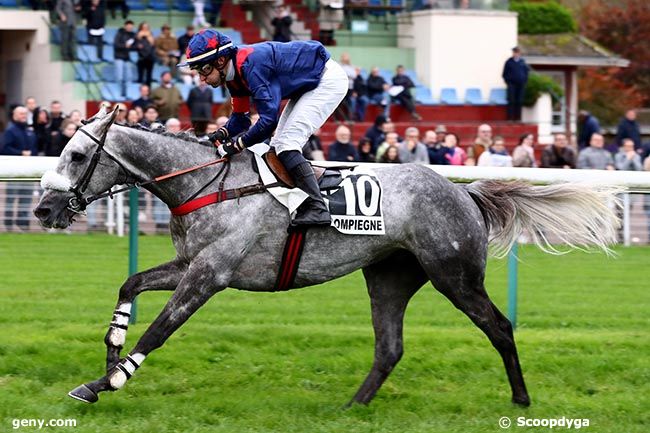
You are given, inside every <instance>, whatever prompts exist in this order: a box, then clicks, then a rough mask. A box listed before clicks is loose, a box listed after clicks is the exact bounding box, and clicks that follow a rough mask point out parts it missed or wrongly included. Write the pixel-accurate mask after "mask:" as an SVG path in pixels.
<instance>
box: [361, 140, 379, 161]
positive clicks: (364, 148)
mask: <svg viewBox="0 0 650 433" xmlns="http://www.w3.org/2000/svg"><path fill="white" fill-rule="evenodd" d="M358 152H359V162H377V156H376V155H375V154H374V153H373V152H372V142H371V141H370V139H369V138H368V137H363V138H362V139H361V140H359V146H358Z"/></svg>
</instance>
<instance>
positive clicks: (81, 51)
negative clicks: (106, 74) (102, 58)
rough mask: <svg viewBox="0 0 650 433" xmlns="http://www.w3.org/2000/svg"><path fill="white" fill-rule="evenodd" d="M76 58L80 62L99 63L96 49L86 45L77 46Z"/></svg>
mask: <svg viewBox="0 0 650 433" xmlns="http://www.w3.org/2000/svg"><path fill="white" fill-rule="evenodd" d="M77 58H78V59H79V61H80V62H82V63H99V58H97V50H96V49H95V47H91V46H88V45H82V46H77Z"/></svg>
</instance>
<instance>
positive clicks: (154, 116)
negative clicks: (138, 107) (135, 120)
mask: <svg viewBox="0 0 650 433" xmlns="http://www.w3.org/2000/svg"><path fill="white" fill-rule="evenodd" d="M157 122H158V110H157V109H156V106H155V105H150V106H148V107H147V108H145V109H144V117H143V118H142V121H141V122H140V123H141V124H142V126H146V127H147V128H151V127H153V125H154V123H157Z"/></svg>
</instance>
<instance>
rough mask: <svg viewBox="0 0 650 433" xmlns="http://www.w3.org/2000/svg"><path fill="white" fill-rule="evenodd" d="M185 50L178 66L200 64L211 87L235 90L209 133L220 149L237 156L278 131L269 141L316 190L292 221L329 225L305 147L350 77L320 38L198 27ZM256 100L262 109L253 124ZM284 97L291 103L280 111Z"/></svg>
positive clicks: (301, 184) (302, 184)
mask: <svg viewBox="0 0 650 433" xmlns="http://www.w3.org/2000/svg"><path fill="white" fill-rule="evenodd" d="M185 55H186V57H187V61H186V62H185V63H183V64H180V65H179V67H182V66H189V67H190V68H192V69H194V70H196V71H197V72H198V73H199V75H200V77H201V81H202V82H205V83H207V84H209V85H211V86H212V87H219V86H222V85H225V86H226V87H227V88H228V90H229V91H230V95H231V96H232V106H233V113H232V116H231V117H230V119H229V120H228V123H226V125H225V126H223V127H222V128H220V129H219V130H218V131H217V132H215V133H213V134H211V136H210V140H211V141H213V142H215V145H218V148H217V149H218V152H219V154H220V155H221V156H226V155H234V154H236V153H238V152H241V151H242V150H243V149H244V148H245V147H248V146H252V145H254V144H257V143H261V142H263V141H264V140H266V139H268V138H269V137H271V136H272V135H273V137H272V138H271V142H270V144H271V146H273V147H274V148H275V151H276V153H277V155H278V158H279V159H280V161H281V162H282V164H284V167H285V168H286V169H287V171H288V172H289V174H290V175H291V177H292V178H293V180H294V181H295V183H296V186H297V187H298V188H300V189H301V190H303V191H304V192H306V193H307V194H308V196H309V197H308V198H307V200H306V201H305V203H304V204H303V205H302V206H301V207H300V208H299V209H298V215H296V217H295V218H294V220H293V222H292V224H294V225H330V222H331V219H330V214H329V211H328V208H327V205H326V204H325V202H324V201H323V197H322V196H321V193H320V189H319V187H318V182H317V181H316V177H315V176H314V172H313V170H312V168H311V165H310V164H309V162H307V160H306V159H305V158H304V156H303V155H302V147H303V145H304V144H305V143H306V142H307V140H308V139H309V137H310V136H311V135H312V134H313V133H314V131H316V130H317V129H318V128H320V127H321V126H322V125H323V123H325V121H326V120H327V118H328V117H329V116H330V115H331V114H332V113H333V112H334V110H335V109H336V107H337V106H338V105H339V104H340V103H341V101H342V100H343V98H344V97H345V95H346V93H347V91H348V78H347V75H346V74H345V72H344V71H343V68H341V66H340V65H339V64H338V63H336V62H335V61H333V60H332V59H330V54H329V53H328V52H327V50H326V49H325V47H323V46H322V45H321V44H320V43H318V42H315V41H294V42H288V43H280V42H262V43H258V44H253V45H241V46H235V45H234V44H233V43H232V41H231V40H230V38H229V37H228V36H226V35H224V34H222V33H220V32H218V31H215V30H212V29H206V30H202V31H200V32H199V33H197V34H195V35H194V36H193V37H192V39H191V40H190V42H189V44H188V47H187V50H186V53H185ZM251 99H252V102H253V104H254V105H255V107H256V109H257V112H258V114H259V116H260V117H259V120H258V121H257V123H255V125H253V126H252V127H251V121H250V118H249V113H248V112H249V108H250V107H249V102H250V101H251ZM283 99H289V102H288V103H287V105H286V107H285V108H284V110H283V111H282V114H281V115H280V103H281V101H282V100H283ZM273 131H275V134H273ZM217 142H218V143H217Z"/></svg>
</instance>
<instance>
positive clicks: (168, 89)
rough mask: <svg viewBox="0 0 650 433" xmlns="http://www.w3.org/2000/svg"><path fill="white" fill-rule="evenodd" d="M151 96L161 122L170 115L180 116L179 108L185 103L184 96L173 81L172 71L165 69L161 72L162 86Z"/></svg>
mask: <svg viewBox="0 0 650 433" xmlns="http://www.w3.org/2000/svg"><path fill="white" fill-rule="evenodd" d="M151 98H152V99H153V103H154V104H155V105H156V109H157V110H158V115H159V116H160V121H161V122H164V121H166V120H167V119H169V118H170V117H176V118H177V117H178V112H179V108H180V106H181V104H182V103H183V97H182V96H181V92H180V91H179V90H178V89H177V88H176V86H174V83H173V82H172V74H171V72H169V71H165V72H163V73H162V74H160V87H158V88H156V89H155V90H154V91H153V92H152V93H151Z"/></svg>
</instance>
